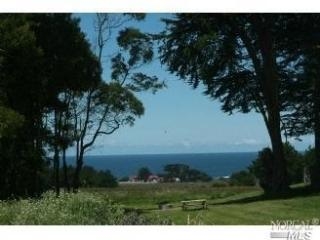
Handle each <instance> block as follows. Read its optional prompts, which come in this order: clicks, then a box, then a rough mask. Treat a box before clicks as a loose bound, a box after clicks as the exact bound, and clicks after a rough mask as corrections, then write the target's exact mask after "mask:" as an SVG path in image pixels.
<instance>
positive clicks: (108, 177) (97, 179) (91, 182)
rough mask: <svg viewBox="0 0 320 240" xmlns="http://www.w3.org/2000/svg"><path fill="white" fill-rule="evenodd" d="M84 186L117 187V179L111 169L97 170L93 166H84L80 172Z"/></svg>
mask: <svg viewBox="0 0 320 240" xmlns="http://www.w3.org/2000/svg"><path fill="white" fill-rule="evenodd" d="M80 181H81V186H82V187H109V188H110V187H117V186H118V182H117V179H116V178H115V177H114V176H113V175H112V173H111V172H110V171H109V170H105V171H101V170H100V171H97V170H95V169H94V168H93V167H89V166H84V167H83V168H82V171H81V173H80Z"/></svg>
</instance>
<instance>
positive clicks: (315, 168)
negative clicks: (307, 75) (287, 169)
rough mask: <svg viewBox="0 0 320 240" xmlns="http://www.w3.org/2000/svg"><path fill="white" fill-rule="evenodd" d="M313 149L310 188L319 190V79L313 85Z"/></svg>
mask: <svg viewBox="0 0 320 240" xmlns="http://www.w3.org/2000/svg"><path fill="white" fill-rule="evenodd" d="M313 94H314V148H315V162H314V163H313V165H312V167H311V171H310V177H311V187H312V188H313V189H314V190H317V191H319V190H320V82H319V79H316V80H315V83H314V93H313Z"/></svg>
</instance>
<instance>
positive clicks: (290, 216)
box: [0, 183, 320, 225]
mask: <svg viewBox="0 0 320 240" xmlns="http://www.w3.org/2000/svg"><path fill="white" fill-rule="evenodd" d="M192 199H206V200H207V203H208V209H205V210H192V209H191V210H182V209H181V201H182V200H192ZM161 202H166V203H167V204H170V207H169V208H168V209H165V210H160V209H159V207H158V204H159V203H161ZM315 218H320V194H315V193H312V192H309V191H308V189H307V188H304V187H303V186H296V187H295V188H294V189H293V190H292V192H290V193H289V194H286V195H285V196H282V197H277V198H271V197H266V196H265V195H263V192H262V190H261V189H259V188H256V187H225V186H224V187H216V185H213V184H212V183H161V184H125V185H120V186H119V187H117V188H114V189H102V188H100V189H81V192H80V193H78V194H62V195H61V196H60V197H59V198H56V197H55V195H54V193H50V192H48V193H46V194H45V195H44V197H43V198H41V199H38V200H35V199H25V200H19V201H17V200H14V201H0V224H28V225H32V224H49V225H55V224H64V225H70V224H71V225H77V224H81V225H87V224H93V225H105V224H107V225H110V224H112V225H114V224H115V225H119V224H121V225H123V224H124V225H131V224H139V225H145V224H175V225H188V224H190V225H198V224H201V225H231V224H232V225H238V224H240V225H256V224H263V225H265V224H266V225H268V224H270V223H271V221H272V220H273V221H276V220H301V221H302V220H303V221H310V220H312V219H315Z"/></svg>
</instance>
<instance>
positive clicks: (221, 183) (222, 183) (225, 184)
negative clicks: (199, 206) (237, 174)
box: [211, 180, 229, 187]
mask: <svg viewBox="0 0 320 240" xmlns="http://www.w3.org/2000/svg"><path fill="white" fill-rule="evenodd" d="M211 186H212V187H228V186H229V183H228V182H227V181H223V180H214V181H213V182H212V185H211Z"/></svg>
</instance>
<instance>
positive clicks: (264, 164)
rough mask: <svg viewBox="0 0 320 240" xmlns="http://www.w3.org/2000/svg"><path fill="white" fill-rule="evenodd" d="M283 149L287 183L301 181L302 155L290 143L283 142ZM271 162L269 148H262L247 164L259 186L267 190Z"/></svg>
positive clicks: (269, 182)
mask: <svg viewBox="0 0 320 240" xmlns="http://www.w3.org/2000/svg"><path fill="white" fill-rule="evenodd" d="M283 151H284V157H285V159H286V161H287V171H288V181H289V184H293V183H300V182H302V181H303V170H304V167H305V165H306V163H305V162H306V161H305V160H304V158H303V156H302V155H301V154H300V153H299V152H298V151H296V150H295V149H294V147H293V146H292V145H291V144H290V143H284V144H283ZM273 162H274V156H273V153H272V151H271V149H270V148H264V149H263V150H262V151H260V152H259V155H258V158H257V159H256V160H255V161H253V162H252V164H251V166H249V171H250V173H252V174H253V175H254V176H255V177H256V178H257V179H259V183H260V186H261V187H262V188H263V189H264V190H265V191H267V192H268V190H270V187H271V186H270V184H271V178H272V167H273Z"/></svg>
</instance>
